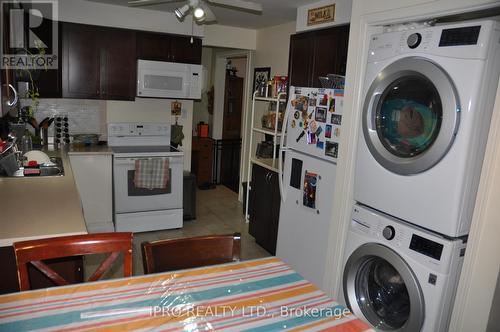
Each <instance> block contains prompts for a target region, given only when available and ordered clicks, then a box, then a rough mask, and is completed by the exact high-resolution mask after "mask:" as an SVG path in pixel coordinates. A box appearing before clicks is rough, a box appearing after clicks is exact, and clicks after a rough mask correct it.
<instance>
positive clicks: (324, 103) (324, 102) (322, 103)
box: [319, 93, 328, 106]
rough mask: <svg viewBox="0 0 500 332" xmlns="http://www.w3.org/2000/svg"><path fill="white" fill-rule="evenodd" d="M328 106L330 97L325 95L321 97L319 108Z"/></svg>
mask: <svg viewBox="0 0 500 332" xmlns="http://www.w3.org/2000/svg"><path fill="white" fill-rule="evenodd" d="M327 105H328V95H327V94H326V93H325V94H324V95H320V96H319V106H327Z"/></svg>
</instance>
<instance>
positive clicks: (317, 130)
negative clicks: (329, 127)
mask: <svg viewBox="0 0 500 332" xmlns="http://www.w3.org/2000/svg"><path fill="white" fill-rule="evenodd" d="M322 132H323V127H321V126H318V129H316V132H315V134H316V136H317V137H319V135H321V133H322Z"/></svg>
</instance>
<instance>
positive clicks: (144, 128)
mask: <svg viewBox="0 0 500 332" xmlns="http://www.w3.org/2000/svg"><path fill="white" fill-rule="evenodd" d="M108 145H109V146H110V147H111V149H112V151H113V189H114V194H113V195H114V222H115V230H116V231H117V232H148V231H155V230H162V229H171V228H181V227H182V215H183V212H182V188H183V185H182V181H183V180H182V179H183V156H184V154H183V152H182V151H179V150H177V149H175V148H173V147H171V146H170V124H167V123H108ZM148 158H168V161H169V172H170V180H169V182H168V184H167V187H166V188H161V189H160V188H157V189H145V188H137V187H136V186H135V185H134V175H135V164H136V160H138V159H148Z"/></svg>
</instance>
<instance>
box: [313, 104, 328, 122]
mask: <svg viewBox="0 0 500 332" xmlns="http://www.w3.org/2000/svg"><path fill="white" fill-rule="evenodd" d="M314 119H315V120H316V121H318V122H326V108H324V107H316V115H315V116H314Z"/></svg>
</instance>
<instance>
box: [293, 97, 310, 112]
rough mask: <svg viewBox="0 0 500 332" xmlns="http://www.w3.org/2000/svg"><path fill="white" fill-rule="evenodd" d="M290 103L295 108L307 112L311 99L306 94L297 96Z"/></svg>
mask: <svg viewBox="0 0 500 332" xmlns="http://www.w3.org/2000/svg"><path fill="white" fill-rule="evenodd" d="M290 103H291V104H292V106H293V108H294V109H295V110H297V111H302V112H307V107H308V106H309V104H308V103H309V99H308V98H307V97H306V96H296V97H295V99H294V100H292V101H290Z"/></svg>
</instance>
